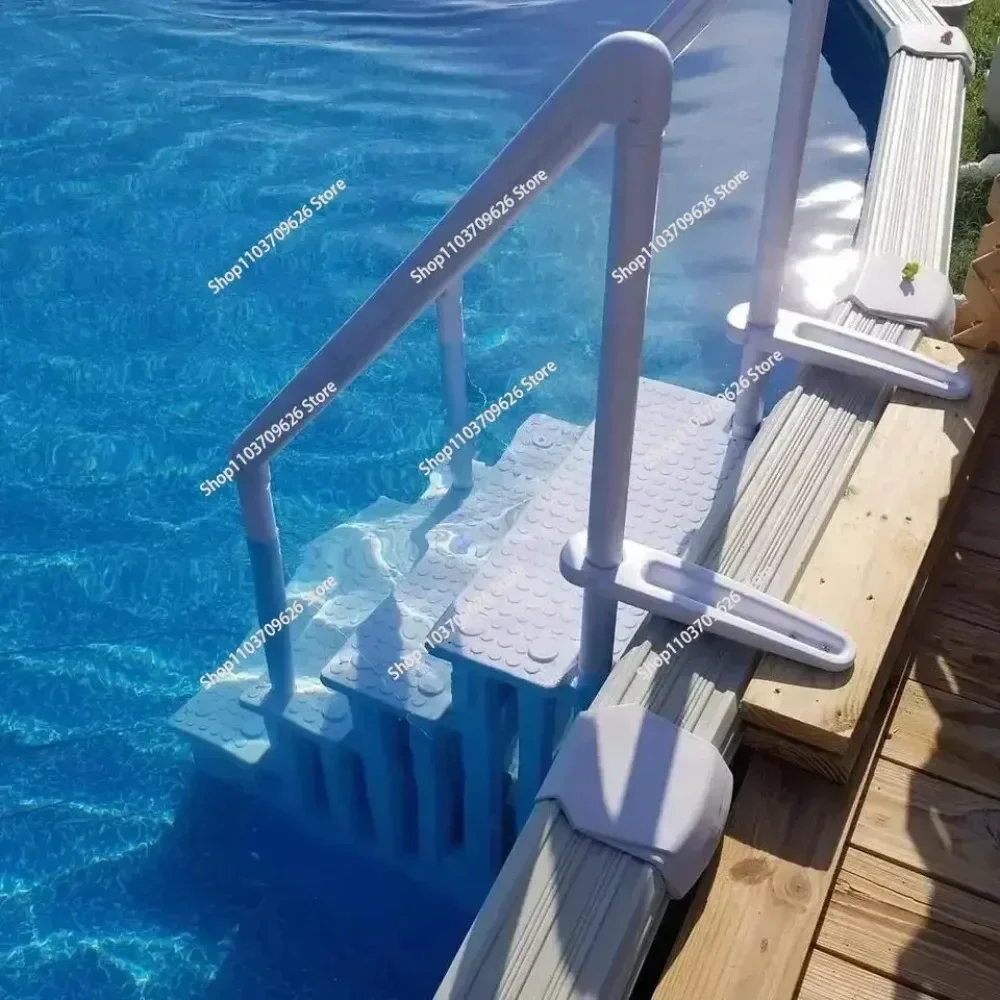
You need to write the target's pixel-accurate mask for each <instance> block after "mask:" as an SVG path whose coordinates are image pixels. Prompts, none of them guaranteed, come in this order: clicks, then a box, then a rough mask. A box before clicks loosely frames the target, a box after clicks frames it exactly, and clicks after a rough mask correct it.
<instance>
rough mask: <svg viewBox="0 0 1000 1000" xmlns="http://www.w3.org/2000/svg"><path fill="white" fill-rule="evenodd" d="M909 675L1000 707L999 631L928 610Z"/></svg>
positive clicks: (924, 683) (974, 699)
mask: <svg viewBox="0 0 1000 1000" xmlns="http://www.w3.org/2000/svg"><path fill="white" fill-rule="evenodd" d="M910 676H911V677H912V678H913V679H914V680H915V681H919V682H920V683H921V684H923V685H924V686H925V687H935V688H939V689H940V690H942V691H950V692H951V693H952V694H958V695H961V696H962V697H963V698H968V699H970V700H971V701H976V702H980V703H981V704H984V705H994V706H997V707H1000V633H997V632H993V631H992V630H991V629H987V628H984V627H983V626H981V625H973V624H971V623H969V622H965V621H961V620H959V619H957V618H950V617H949V616H948V615H944V614H941V613H940V612H939V611H937V610H936V609H935V608H933V607H931V608H929V609H928V612H927V615H926V617H925V618H924V619H923V620H922V622H921V625H920V633H919V643H918V646H917V649H916V652H915V655H914V657H913V663H912V668H911V674H910Z"/></svg>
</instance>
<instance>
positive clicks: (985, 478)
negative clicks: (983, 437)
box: [973, 435, 1000, 493]
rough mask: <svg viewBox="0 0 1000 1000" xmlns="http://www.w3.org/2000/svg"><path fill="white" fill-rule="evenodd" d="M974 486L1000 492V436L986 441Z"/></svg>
mask: <svg viewBox="0 0 1000 1000" xmlns="http://www.w3.org/2000/svg"><path fill="white" fill-rule="evenodd" d="M973 486H975V487H976V488H977V489H980V490H989V491H990V492H991V493H1000V437H996V436H995V435H994V436H993V437H991V438H990V439H989V440H988V441H987V442H986V447H985V449H984V450H983V461H982V464H981V465H980V467H979V472H978V475H977V476H976V478H975V479H974V480H973Z"/></svg>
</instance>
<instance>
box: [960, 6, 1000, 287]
mask: <svg viewBox="0 0 1000 1000" xmlns="http://www.w3.org/2000/svg"><path fill="white" fill-rule="evenodd" d="M965 33H966V36H967V37H968V39H969V44H970V45H971V46H972V51H973V52H974V53H975V56H976V76H975V78H974V79H973V81H972V83H970V84H969V86H968V88H967V90H966V92H965V118H964V120H963V122H962V156H961V161H962V163H968V162H969V161H978V160H981V159H982V158H983V157H984V156H986V155H987V154H989V153H996V152H998V151H1000V132H998V130H997V129H996V128H994V126H993V125H991V124H990V122H989V120H988V119H987V117H986V112H985V111H983V96H984V93H985V91H986V71H987V70H988V69H989V68H990V63H991V62H992V61H993V51H994V49H995V48H996V44H997V38H998V37H1000V0H975V2H974V3H973V5H972V9H971V10H970V11H969V17H968V20H967V21H966V25H965ZM989 193H990V182H989V181H969V180H963V181H959V184H958V195H957V198H956V201H955V228H954V231H953V233H952V238H951V266H950V268H949V275H948V276H949V278H950V279H951V286H952V288H954V289H955V291H961V290H962V287H963V285H964V284H965V275H966V274H967V272H968V270H969V264H971V263H972V257H973V255H974V254H975V251H976V243H977V241H978V240H979V232H980V230H981V229H982V227H983V225H984V224H985V223H986V221H987V217H986V201H987V199H988V198H989Z"/></svg>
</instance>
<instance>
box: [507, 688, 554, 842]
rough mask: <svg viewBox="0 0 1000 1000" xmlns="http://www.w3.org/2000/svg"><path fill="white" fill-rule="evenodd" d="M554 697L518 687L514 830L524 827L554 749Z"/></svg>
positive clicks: (546, 693)
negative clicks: (515, 824) (515, 825)
mask: <svg viewBox="0 0 1000 1000" xmlns="http://www.w3.org/2000/svg"><path fill="white" fill-rule="evenodd" d="M555 722H556V699H555V698H554V697H553V696H552V694H551V692H547V691H542V690H540V689H530V688H526V687H521V686H519V687H518V689H517V729H518V741H517V797H516V800H515V801H516V803H517V814H516V815H517V832H518V833H520V832H521V830H522V829H524V824H525V823H527V822H528V817H529V816H530V815H531V810H532V809H534V807H535V796H536V795H537V794H538V789H539V788H541V787H542V782H543V781H544V780H545V775H546V774H548V773H549V767H551V765H552V754H553V752H554V750H555Z"/></svg>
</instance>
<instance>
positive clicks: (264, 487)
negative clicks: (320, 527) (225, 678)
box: [236, 462, 295, 704]
mask: <svg viewBox="0 0 1000 1000" xmlns="http://www.w3.org/2000/svg"><path fill="white" fill-rule="evenodd" d="M236 486H237V489H238V490H239V495H240V506H241V508H242V510H243V523H244V525H245V527H246V533H247V547H248V548H249V550H250V568H251V570H252V572H253V589H254V598H255V602H256V605H257V621H258V623H259V624H260V625H262V626H263V625H264V623H265V622H269V621H271V619H272V618H276V617H277V616H278V615H279V614H281V612H282V611H284V610H285V608H286V606H287V604H288V600H287V597H286V596H285V569H284V566H283V565H282V560H281V543H280V542H279V540H278V525H277V522H276V521H275V518H274V503H273V501H272V499H271V467H270V465H269V464H268V463H267V462H259V463H256V464H254V465H251V466H249V467H248V468H246V469H244V470H242V471H241V472H240V474H239V475H238V476H237V477H236ZM264 656H265V657H266V658H267V675H268V678H269V679H270V681H271V694H270V698H271V699H273V700H275V701H276V702H277V703H278V704H283V703H284V702H286V701H288V699H289V698H290V697H291V696H292V694H293V693H294V691H295V668H294V666H293V664H292V641H291V634H290V632H289V630H288V629H287V628H283V629H280V630H279V631H278V632H277V633H276V634H275V635H272V636H270V637H268V638H267V639H265V640H264Z"/></svg>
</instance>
